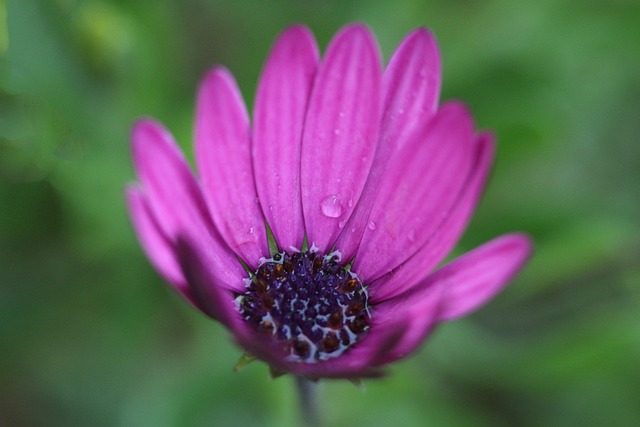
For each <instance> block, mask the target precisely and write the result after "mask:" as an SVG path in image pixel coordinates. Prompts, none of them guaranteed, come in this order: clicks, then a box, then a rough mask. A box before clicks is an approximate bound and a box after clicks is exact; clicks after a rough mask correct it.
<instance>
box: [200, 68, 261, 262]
mask: <svg viewBox="0 0 640 427" xmlns="http://www.w3.org/2000/svg"><path fill="white" fill-rule="evenodd" d="M195 132H196V161H197V164H198V171H199V172H200V177H201V179H202V186H203V190H204V195H205V199H206V201H207V205H208V207H209V211H210V213H211V217H212V218H213V222H214V223H215V225H216V227H217V229H218V230H219V231H220V234H221V235H222V237H223V238H224V240H225V241H226V242H227V244H228V245H229V247H230V248H231V249H232V250H233V251H234V252H235V253H236V254H237V255H238V256H239V257H241V258H242V259H243V260H244V261H245V262H246V263H247V264H249V265H250V266H251V267H256V266H257V265H258V261H259V259H260V258H261V257H262V256H265V255H268V254H269V249H268V247H267V239H266V233H265V226H264V218H263V216H262V212H261V210H260V205H259V203H258V196H257V194H256V189H255V185H254V177H253V169H252V164H251V147H250V138H249V119H248V116H247V112H246V109H245V106H244V102H243V101H242V97H241V96H240V92H239V90H238V88H237V86H236V84H235V81H234V79H233V77H232V76H231V74H230V73H229V72H228V71H227V70H226V69H224V68H215V69H213V70H212V71H211V72H209V74H208V75H207V76H206V77H205V79H204V81H203V82H202V84H201V86H200V90H199V93H198V105H197V115H196V130H195Z"/></svg>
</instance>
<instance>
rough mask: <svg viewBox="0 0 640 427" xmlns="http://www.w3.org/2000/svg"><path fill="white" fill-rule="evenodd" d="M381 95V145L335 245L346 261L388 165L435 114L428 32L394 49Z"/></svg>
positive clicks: (436, 68)
mask: <svg viewBox="0 0 640 427" xmlns="http://www.w3.org/2000/svg"><path fill="white" fill-rule="evenodd" d="M383 91H384V94H385V95H384V99H385V104H384V113H383V117H382V128H381V131H380V132H381V133H380V145H379V147H378V150H377V151H376V155H375V159H374V162H373V165H372V167H371V173H370V174H369V177H368V178H367V183H366V185H365V188H364V191H363V193H362V196H361V197H360V200H359V201H358V205H357V206H356V210H355V211H354V213H353V215H352V216H351V218H349V222H348V223H347V225H346V227H345V230H347V231H346V232H344V233H342V234H341V235H340V237H339V238H338V241H337V243H336V247H337V248H339V249H340V250H341V251H342V254H343V256H344V257H345V259H352V258H353V257H354V256H355V253H356V250H357V248H358V245H359V244H360V240H361V239H362V234H363V233H364V231H365V228H366V227H367V224H368V222H369V213H370V212H371V207H372V206H373V203H374V201H375V199H376V197H377V195H378V188H379V185H380V181H381V179H382V178H383V176H384V171H385V170H386V166H387V161H388V159H389V158H390V157H391V155H392V153H393V152H394V151H396V150H398V149H399V148H400V147H402V146H403V145H404V144H405V143H406V142H407V141H408V140H409V137H410V135H411V134H412V133H413V132H414V131H415V130H416V128H418V127H419V126H424V124H425V123H427V122H428V121H429V120H430V118H431V117H433V115H434V114H435V112H436V108H437V104H438V97H439V94H440V56H439V53H438V47H437V44H436V42H435V39H434V37H433V35H432V34H431V33H430V32H429V31H428V30H426V29H423V28H421V29H417V30H415V31H413V32H412V33H411V34H409V36H407V37H406V38H405V39H404V40H403V41H402V43H401V44H400V46H398V49H396V51H395V53H394V54H393V56H392V57H391V60H390V61H389V65H388V66H387V68H386V70H385V72H384V75H383Z"/></svg>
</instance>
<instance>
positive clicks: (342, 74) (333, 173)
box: [301, 25, 382, 251]
mask: <svg viewBox="0 0 640 427" xmlns="http://www.w3.org/2000/svg"><path fill="white" fill-rule="evenodd" d="M381 79H382V77H381V70H380V58H379V52H378V49H377V46H376V44H375V40H374V38H373V36H372V35H371V33H370V32H369V31H368V30H367V29H366V28H365V27H364V26H362V25H353V26H349V27H346V28H345V29H343V30H342V31H341V32H340V33H338V35H336V37H335V38H334V39H333V41H332V42H331V44H330V45H329V48H328V50H327V54H326V57H325V60H324V62H323V63H322V65H321V66H320V70H319V72H318V76H317V78H316V81H315V83H314V87H313V90H312V93H311V99H310V101H309V110H308V113H307V118H306V122H305V129H304V132H303V140H302V159H301V186H302V187H301V193H302V208H303V212H304V221H305V229H306V233H307V238H308V241H309V243H310V244H311V243H314V244H315V245H316V246H318V247H319V248H320V249H321V250H323V251H327V250H328V249H329V248H331V246H332V245H333V243H334V242H335V240H336V238H337V237H338V234H339V233H340V231H341V229H342V228H343V227H344V226H345V224H346V222H347V220H348V219H349V216H350V215H351V213H352V211H353V209H354V207H355V205H356V204H357V202H358V199H359V197H360V194H361V193H362V189H363V187H364V183H365V181H366V178H367V175H368V174H369V170H370V167H371V163H372V161H373V158H374V155H375V150H376V145H377V140H378V131H379V124H380V114H381V111H380V110H381Z"/></svg>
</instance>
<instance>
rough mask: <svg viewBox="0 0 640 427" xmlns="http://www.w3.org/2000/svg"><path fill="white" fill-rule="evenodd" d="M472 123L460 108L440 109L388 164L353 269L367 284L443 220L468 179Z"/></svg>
mask: <svg viewBox="0 0 640 427" xmlns="http://www.w3.org/2000/svg"><path fill="white" fill-rule="evenodd" d="M472 132H473V124H472V121H471V117H470V115H469V113H468V112H467V110H466V108H464V106H462V105H461V104H457V103H451V104H447V105H445V106H444V107H443V108H442V109H441V110H440V111H439V112H438V114H437V115H436V116H435V117H434V119H433V120H432V121H431V122H430V123H429V124H428V126H425V127H424V130H422V131H419V132H416V133H415V134H414V137H413V138H412V140H411V141H409V142H408V143H407V144H406V145H405V146H404V147H402V149H401V150H399V151H398V152H397V153H396V154H395V155H394V156H393V157H392V158H391V159H389V166H388V169H387V173H386V174H385V176H384V179H383V180H382V182H381V183H380V186H379V187H378V189H377V190H378V198H377V199H376V201H375V204H374V206H373V209H372V211H371V215H370V217H369V220H370V222H371V224H373V227H368V228H367V229H366V230H365V233H364V236H363V238H362V243H361V245H360V247H359V248H358V256H356V259H355V262H354V265H353V268H354V271H356V272H357V273H358V274H359V275H361V277H362V278H363V279H364V280H365V281H366V282H369V283H370V282H371V281H373V280H375V279H377V278H378V277H380V276H381V275H383V274H386V273H388V272H389V271H391V270H392V269H394V268H396V267H397V266H399V265H400V264H402V263H403V262H404V261H406V260H407V259H408V258H409V257H411V256H412V255H413V254H415V253H416V251H418V249H420V248H421V247H422V246H423V245H424V244H425V242H427V241H428V240H429V239H430V238H431V237H432V235H433V233H434V232H435V231H436V230H437V229H438V226H439V225H440V224H441V222H442V220H443V219H444V218H445V217H446V216H447V214H448V213H449V211H450V210H451V208H452V206H453V205H454V203H455V201H456V199H457V198H458V197H459V194H460V191H461V190H462V188H463V185H464V183H465V181H466V179H467V177H468V175H469V171H470V169H471V166H472V155H473V146H472V143H473V134H472Z"/></svg>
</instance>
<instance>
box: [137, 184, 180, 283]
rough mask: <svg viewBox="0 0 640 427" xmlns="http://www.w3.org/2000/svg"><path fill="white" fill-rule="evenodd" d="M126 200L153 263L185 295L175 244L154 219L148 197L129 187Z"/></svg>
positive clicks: (141, 240) (139, 236) (141, 241)
mask: <svg viewBox="0 0 640 427" xmlns="http://www.w3.org/2000/svg"><path fill="white" fill-rule="evenodd" d="M126 198H127V205H128V208H129V215H130V216H131V220H132V222H133V226H134V228H135V230H136V234H137V235H138V238H139V239H140V244H141V245H142V248H143V249H144V250H145V252H146V254H147V256H148V257H149V259H150V260H151V263H152V264H153V266H154V267H155V268H156V269H157V270H158V271H159V272H160V274H162V276H164V278H165V279H166V280H167V281H168V282H169V283H171V284H172V285H173V286H174V287H175V288H176V289H178V290H179V291H180V292H183V293H184V292H185V290H186V281H185V278H184V275H183V274H182V269H181V268H180V265H179V264H178V260H177V258H176V253H175V250H174V248H173V243H172V242H171V241H170V239H169V238H168V237H167V236H166V235H164V234H163V233H162V231H161V230H160V227H159V226H158V223H157V222H156V220H155V218H153V216H152V214H151V210H150V209H149V206H148V202H147V200H146V196H145V195H144V193H143V192H142V190H141V189H140V188H137V187H134V186H128V187H127V189H126Z"/></svg>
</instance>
